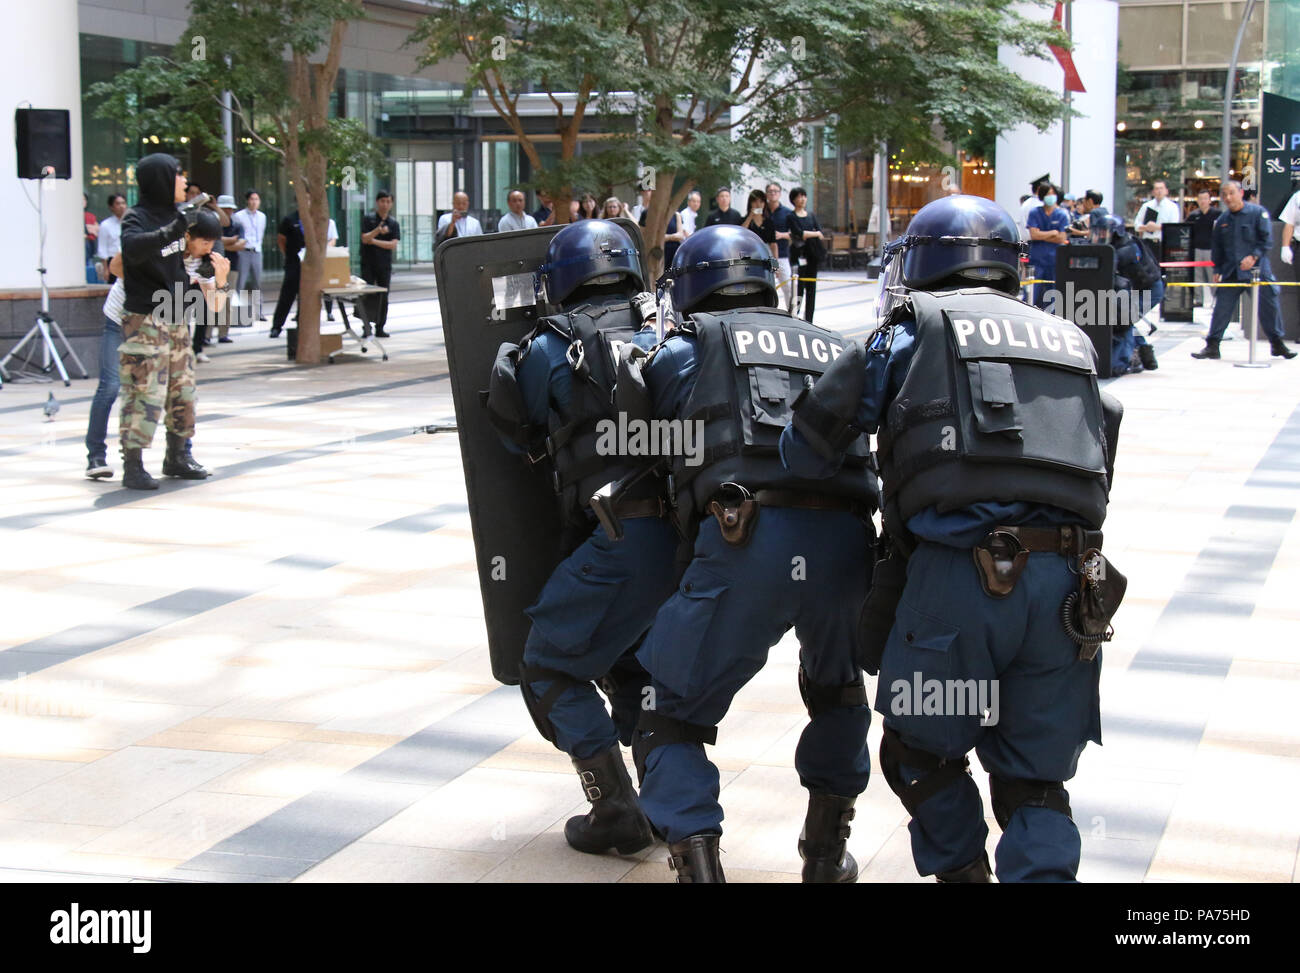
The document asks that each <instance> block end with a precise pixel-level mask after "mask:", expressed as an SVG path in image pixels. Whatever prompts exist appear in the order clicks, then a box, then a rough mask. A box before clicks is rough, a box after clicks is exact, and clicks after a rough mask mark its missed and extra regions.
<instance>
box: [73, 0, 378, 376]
mask: <svg viewBox="0 0 1300 973" xmlns="http://www.w3.org/2000/svg"><path fill="white" fill-rule="evenodd" d="M363 16H364V11H363V9H362V6H361V3H360V0H191V2H190V19H189V24H188V26H187V27H186V30H185V33H184V34H183V35H182V37H181V39H180V41H178V42H177V44H176V46H175V47H174V48H173V50H172V52H171V55H170V56H168V57H151V58H147V59H146V60H145V61H143V62H142V63H141V64H140V65H139V66H138V67H136V68H132V69H129V70H127V71H123V72H122V73H120V74H119V75H117V77H115V78H114V79H113V80H112V81H109V82H102V83H100V84H97V85H94V86H93V87H92V88H91V89H90V95H91V97H92V98H99V99H102V101H101V103H100V106H99V108H98V109H97V111H96V114H97V115H99V116H101V117H106V118H112V119H114V120H115V121H117V122H118V123H119V124H120V125H122V126H123V128H124V129H125V130H126V131H127V132H128V133H129V134H134V135H136V136H139V135H141V134H144V133H145V132H160V131H161V132H174V133H177V134H178V135H179V133H181V132H197V137H198V139H199V141H200V142H201V143H202V144H203V145H205V146H206V147H207V148H208V149H209V151H210V152H211V153H212V155H213V156H214V157H216V156H219V155H220V154H221V153H223V152H224V151H225V148H224V142H223V139H222V128H221V104H222V93H223V92H226V91H228V92H230V100H231V110H232V114H233V116H234V119H235V123H236V126H237V129H238V130H237V131H236V133H235V134H236V137H237V138H238V137H240V136H241V135H246V136H248V137H250V138H252V140H253V145H254V150H255V152H256V153H258V154H259V155H261V156H263V157H267V158H271V159H274V160H276V161H278V162H281V163H282V164H283V165H284V167H285V170H286V172H287V175H288V177H289V182H290V184H291V185H292V186H293V189H294V196H295V198H296V200H297V203H298V212H299V214H300V215H301V216H302V227H303V236H304V238H305V240H306V254H305V257H304V259H303V263H302V284H301V286H300V288H299V292H298V310H299V314H300V318H299V330H298V356H297V360H298V361H299V362H304V363H312V364H314V363H317V362H319V361H320V287H321V284H320V282H321V280H322V278H323V276H324V258H325V248H326V236H325V233H326V229H327V226H328V222H329V209H328V197H327V187H328V185H329V182H330V181H331V179H334V180H338V179H346V178H348V177H349V176H354V175H355V173H356V172H357V171H361V170H364V169H367V168H370V167H371V166H374V165H376V164H379V163H381V162H382V160H383V155H382V152H381V151H380V148H379V143H378V142H376V141H375V140H374V139H373V138H371V137H370V136H369V135H368V134H367V133H366V132H365V131H364V129H363V128H362V126H361V124H360V123H359V122H358V121H357V120H355V119H341V118H331V117H330V96H331V94H332V93H333V90H334V85H335V81H336V80H337V77H338V70H339V59H340V58H341V57H342V54H343V35H344V32H345V31H346V30H347V27H348V24H349V23H351V22H352V21H354V20H358V19H360V18H361V17H363ZM349 170H351V171H349Z"/></svg>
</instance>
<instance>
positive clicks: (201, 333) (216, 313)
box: [186, 187, 236, 365]
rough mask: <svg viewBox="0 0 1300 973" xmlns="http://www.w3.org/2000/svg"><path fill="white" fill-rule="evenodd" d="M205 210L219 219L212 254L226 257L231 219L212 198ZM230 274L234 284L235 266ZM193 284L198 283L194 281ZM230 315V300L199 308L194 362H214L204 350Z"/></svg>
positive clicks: (193, 339) (195, 331)
mask: <svg viewBox="0 0 1300 973" xmlns="http://www.w3.org/2000/svg"><path fill="white" fill-rule="evenodd" d="M189 188H192V187H189ZM186 195H189V196H190V199H191V200H193V199H194V198H195V196H197V195H198V193H195V194H193V195H190V194H189V193H188V191H187V193H186ZM203 208H204V209H205V210H207V211H209V212H210V213H212V214H213V215H214V216H215V217H216V218H217V226H218V227H219V230H218V236H217V239H215V240H214V241H212V249H211V251H210V252H211V253H218V254H221V256H223V257H224V256H225V255H226V249H225V234H226V233H227V232H228V230H227V227H228V225H229V222H230V217H229V216H228V215H227V214H226V213H225V212H223V211H222V209H221V207H220V206H218V205H217V200H215V199H213V198H212V197H211V196H209V197H208V201H207V202H206V203H204V204H203ZM187 266H188V265H187ZM194 266H198V261H197V259H196V260H195V261H194ZM228 273H229V280H230V281H231V282H232V284H233V282H234V281H235V279H236V278H235V272H234V264H230V265H229V268H228ZM190 276H191V278H194V275H193V274H191V275H190ZM192 282H197V281H193V280H192ZM229 313H230V302H229V301H228V300H227V301H223V302H222V304H221V306H220V307H219V308H213V307H209V306H207V305H206V304H205V305H203V306H202V307H200V308H199V310H198V314H197V315H196V317H195V319H194V324H193V327H194V333H193V336H192V339H191V344H192V346H193V350H194V360H195V361H196V362H199V363H201V364H204V365H206V364H207V363H208V362H210V361H211V360H212V359H211V358H209V357H208V356H207V353H206V352H204V350H203V349H204V347H205V346H207V345H210V344H212V342H211V341H209V340H208V335H209V334H210V333H211V330H212V328H213V327H214V326H215V327H217V328H218V329H220V328H222V327H224V325H225V322H226V321H227V320H228V318H227V315H228V314H229ZM226 340H227V341H229V340H230V339H229V338H227V339H226Z"/></svg>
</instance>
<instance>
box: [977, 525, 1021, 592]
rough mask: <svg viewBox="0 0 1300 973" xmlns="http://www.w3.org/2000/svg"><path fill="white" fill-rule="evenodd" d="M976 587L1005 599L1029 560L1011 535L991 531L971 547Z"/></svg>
mask: <svg viewBox="0 0 1300 973" xmlns="http://www.w3.org/2000/svg"><path fill="white" fill-rule="evenodd" d="M974 555H975V567H976V568H978V569H979V576H980V587H982V588H983V589H984V594H986V595H988V596H989V597H990V598H1005V597H1007V596H1008V595H1010V594H1011V592H1013V591H1015V589H1016V582H1017V581H1019V580H1020V575H1021V574H1022V573H1023V572H1024V570H1025V565H1026V564H1028V563H1029V551H1028V550H1027V549H1026V548H1025V547H1024V546H1023V545H1022V544H1021V543H1020V541H1019V540H1017V539H1016V537H1015V536H1014V535H1012V534H1008V533H1005V532H1004V531H999V530H995V531H993V532H992V533H990V534H989V535H988V536H987V537H985V538H984V539H983V540H981V541H980V542H979V543H978V544H976V545H975V547H974Z"/></svg>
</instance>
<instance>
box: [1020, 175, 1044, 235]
mask: <svg viewBox="0 0 1300 973" xmlns="http://www.w3.org/2000/svg"><path fill="white" fill-rule="evenodd" d="M1050 181H1051V174H1050V173H1046V172H1045V173H1043V174H1042V175H1041V176H1039V177H1038V178H1037V179H1035V180H1034V181H1033V182H1031V183H1030V184H1029V195H1028V196H1026V197H1025V198H1024V199H1022V200H1021V201H1020V219H1019V220H1017V221H1016V225H1017V226H1019V227H1020V240H1021V242H1022V243H1028V242H1029V213H1030V211H1031V210H1035V209H1038V207H1040V206H1042V205H1043V200H1042V199H1041V198H1040V197H1039V195H1038V187H1039V186H1041V185H1042V184H1043V183H1045V182H1050Z"/></svg>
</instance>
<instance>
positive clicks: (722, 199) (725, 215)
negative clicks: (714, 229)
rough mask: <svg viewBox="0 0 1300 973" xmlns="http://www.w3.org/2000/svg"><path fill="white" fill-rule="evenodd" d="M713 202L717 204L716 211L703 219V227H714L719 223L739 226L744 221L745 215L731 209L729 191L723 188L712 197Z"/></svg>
mask: <svg viewBox="0 0 1300 973" xmlns="http://www.w3.org/2000/svg"><path fill="white" fill-rule="evenodd" d="M713 201H714V202H715V203H717V204H718V206H717V209H714V210H712V211H711V212H710V213H709V215H708V216H706V217H705V218H704V225H705V226H716V225H717V224H719V223H730V224H731V225H732V226H740V224H741V221H742V220H744V218H745V214H743V213H737V212H736V211H735V210H734V209H732V208H731V190H730V189H728V188H727V187H726V186H723V187H722V188H721V189H719V190H718V191H717V192H716V193H714V195H713Z"/></svg>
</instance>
